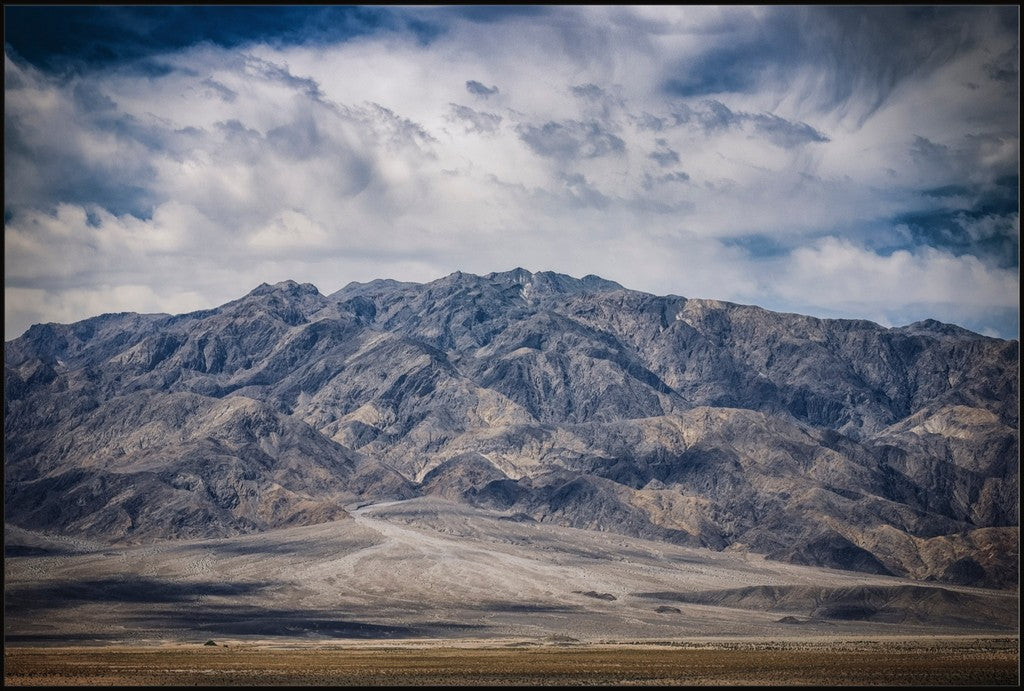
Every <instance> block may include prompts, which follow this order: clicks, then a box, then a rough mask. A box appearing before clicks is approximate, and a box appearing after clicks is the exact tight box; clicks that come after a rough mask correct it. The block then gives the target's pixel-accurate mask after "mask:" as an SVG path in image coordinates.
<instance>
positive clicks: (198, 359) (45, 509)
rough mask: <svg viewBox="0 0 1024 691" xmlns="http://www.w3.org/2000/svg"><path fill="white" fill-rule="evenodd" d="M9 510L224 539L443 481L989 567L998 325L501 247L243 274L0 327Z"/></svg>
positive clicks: (1002, 408) (1009, 514)
mask: <svg viewBox="0 0 1024 691" xmlns="http://www.w3.org/2000/svg"><path fill="white" fill-rule="evenodd" d="M4 356H5V362H4V365H5V367H4V384H5V386H4V393H5V399H4V406H5V432H6V435H5V457H6V465H5V480H6V483H5V499H6V503H5V507H6V508H5V510H6V514H5V517H6V520H7V522H8V523H9V524H11V525H15V526H21V527H25V528H31V529H41V530H44V531H50V532H55V533H63V534H68V535H79V536H88V537H92V538H96V539H102V540H109V541H129V542H130V541H138V540H146V539H152V538H157V537H159V538H169V537H184V536H203V535H206V536H214V535H232V534H239V533H247V532H257V531H262V530H267V529H270V528H274V527H282V526H285V525H297V524H309V523H315V522H317V521H322V520H329V519H330V518H331V517H337V516H338V515H340V514H339V513H338V511H339V507H343V506H344V505H346V503H351V502H354V501H365V500H374V499H385V498H403V497H411V496H416V495H418V494H438V495H441V496H445V497H448V498H450V499H454V500H457V501H461V502H466V503H470V504H475V505H477V506H480V507H485V508H491V509H499V510H502V511H509V512H511V513H512V514H521V515H524V516H528V517H530V518H532V519H533V520H538V521H551V522H557V523H560V524H563V525H569V526H574V527H578V528H591V529H598V530H612V531H616V532H621V533H624V534H628V535H634V536H641V537H647V538H654V539H659V540H667V541H672V542H678V543H682V544H688V545H698V546H704V547H711V548H714V549H725V548H731V549H735V550H751V551H754V552H758V553H761V554H765V555H768V556H770V557H772V558H775V559H782V560H786V561H791V562H794V563H808V564H816V565H826V566H833V567H838V568H855V569H862V570H863V569H868V570H874V571H876V572H881V571H885V572H889V573H894V574H902V575H909V576H912V577H915V578H934V579H938V580H948V581H957V582H960V581H964V582H966V581H970V582H972V583H977V584H988V585H1006V584H1011V583H1014V582H1016V573H1017V572H1016V559H1015V558H1011V556H1012V554H1013V550H1014V544H1015V541H1016V539H1017V537H1018V535H1019V528H1018V525H1019V506H1018V504H1019V502H1018V499H1019V465H1018V449H1019V429H1018V428H1019V400H1020V395H1019V377H1018V376H1017V375H1018V371H1019V370H1018V366H1019V343H1018V342H1017V341H1005V340H1000V339H992V338H985V337H982V336H979V335H977V334H973V333H971V332H969V331H966V330H964V329H960V328H958V327H950V328H947V325H941V324H938V323H934V322H923V323H919V324H914V325H910V326H908V327H901V328H893V329H889V328H883V327H881V326H879V325H877V324H874V323H871V322H867V321H862V320H829V319H818V318H812V317H806V316H802V315H796V314H782V313H776V312H771V311H768V310H765V309H761V308H758V307H754V306H748V305H737V304H732V303H728V302H721V301H716V300H703V299H686V298H682V297H679V296H673V295H668V296H658V295H652V294H649V293H644V292H639V291H633V290H629V289H626V288H623V287H622V286H620V285H619V284H617V283H614V282H612V281H607V280H605V279H601V278H599V277H597V276H593V275H588V276H584V277H583V278H573V277H571V276H567V275H564V274H558V273H554V272H549V271H539V272H530V271H527V270H525V269H523V268H516V269H513V270H511V271H503V272H495V273H489V274H486V275H484V276H477V275H474V274H468V273H461V272H457V273H453V274H451V275H449V276H446V277H443V278H440V279H437V280H435V281H431V282H428V283H423V284H419V283H408V282H399V281H394V280H388V279H382V280H374V281H370V282H367V283H349V284H348V285H346V286H345V287H344V288H342V289H341V290H339V291H337V292H335V293H333V294H331V295H329V296H324V295H322V294H321V293H320V292H319V290H317V288H316V287H315V286H313V285H311V284H308V283H306V284H300V283H297V282H295V281H282V282H280V283H277V284H274V285H268V284H262V285H260V286H258V287H257V288H255V289H254V290H252V291H250V292H249V293H248V294H246V295H244V296H243V297H241V298H239V299H237V300H234V301H232V302H229V303H227V304H225V305H222V306H220V307H217V308H213V309H209V310H203V311H201V312H193V313H189V314H184V315H177V316H167V315H133V314H120V315H106V316H104V317H99V318H93V319H89V320H85V321H82V322H78V323H76V324H70V325H60V324H50V325H43V326H37V327H33V328H32V329H30V330H29V331H28V332H27V333H26V334H25V335H24V336H22V337H21V338H18V339H15V340H13V341H11V342H9V343H8V344H7V347H5V352H4Z"/></svg>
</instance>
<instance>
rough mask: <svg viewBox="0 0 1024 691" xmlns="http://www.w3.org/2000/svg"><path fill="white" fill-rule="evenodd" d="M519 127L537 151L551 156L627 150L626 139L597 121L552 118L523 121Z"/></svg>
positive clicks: (572, 156)
mask: <svg viewBox="0 0 1024 691" xmlns="http://www.w3.org/2000/svg"><path fill="white" fill-rule="evenodd" d="M516 131H517V132H519V137H520V139H522V140H523V141H524V142H525V143H526V145H527V146H529V147H530V148H531V149H532V150H533V151H534V152H536V153H537V154H538V155H540V156H545V157H548V158H558V159H578V158H598V157H601V156H608V155H613V154H622V153H623V152H625V150H626V142H624V141H623V140H622V139H620V138H619V137H618V136H616V135H614V134H612V133H611V132H609V131H607V130H606V129H605V127H604V126H603V125H602V124H601V123H599V122H595V121H590V122H580V121H578V120H565V121H562V122H553V121H552V122H546V123H544V124H543V125H540V126H535V125H529V124H521V125H518V126H517V128H516Z"/></svg>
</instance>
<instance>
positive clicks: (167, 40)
mask: <svg viewBox="0 0 1024 691" xmlns="http://www.w3.org/2000/svg"><path fill="white" fill-rule="evenodd" d="M4 21H5V24H6V26H5V37H4V38H5V41H6V42H7V44H8V45H9V46H11V48H12V49H13V50H14V52H15V53H17V54H18V55H20V56H21V57H23V58H24V59H26V60H28V61H30V62H31V63H33V64H34V65H37V66H39V67H43V68H45V69H48V70H61V71H65V70H71V71H77V70H80V69H83V68H88V67H90V66H102V65H109V64H112V63H119V62H126V61H135V60H137V59H139V58H143V57H145V56H148V55H152V54H153V53H155V52H160V51H170V50H175V49H179V48H184V47H187V46H191V45H194V44H197V43H203V42H207V43H211V44H213V45H217V46H221V47H226V48H231V47H235V46H241V45H245V44H248V43H252V42H255V41H266V42H269V43H272V44H275V45H287V44H300V43H328V42H334V41H340V40H347V39H351V38H354V37H358V36H364V35H367V34H372V33H376V32H382V31H411V32H413V33H414V34H415V35H417V36H418V37H419V38H420V39H421V41H429V40H431V39H432V38H434V37H436V36H437V35H438V34H439V33H440V32H441V29H440V27H438V26H433V25H430V24H429V23H427V22H424V21H419V20H413V19H412V18H410V17H409V16H408V15H407V14H405V13H403V12H402V11H400V10H396V9H392V8H387V7H373V6H371V7H355V6H285V5H277V6H275V5H267V6H259V5H252V6H230V5H205V6H201V5H196V6H189V5H182V6H175V5H164V6H94V7H90V6H78V7H76V6H13V7H10V6H9V7H5V8H4Z"/></svg>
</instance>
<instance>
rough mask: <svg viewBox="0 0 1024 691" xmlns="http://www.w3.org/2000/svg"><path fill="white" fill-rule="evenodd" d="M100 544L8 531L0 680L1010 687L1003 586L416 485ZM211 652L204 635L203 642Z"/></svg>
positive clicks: (1009, 594) (1013, 644) (1012, 667)
mask: <svg viewBox="0 0 1024 691" xmlns="http://www.w3.org/2000/svg"><path fill="white" fill-rule="evenodd" d="M348 512H349V516H348V517H347V518H345V519H343V520H338V521H332V522H327V523H321V524H318V525H312V526H299V527H294V528H284V529H279V530H275V531H270V532H267V533H261V534H254V535H247V536H240V537H233V538H224V539H212V540H211V539H204V540H192V541H182V540H176V541H165V542H158V543H151V544H145V545H137V546H111V545H103V544H98V543H89V542H85V541H81V540H73V539H70V538H56V537H53V536H43V535H40V534H37V533H32V532H31V531H25V530H22V529H16V528H10V527H9V528H8V530H7V531H6V535H5V548H6V552H7V558H6V559H5V565H4V571H5V589H4V596H5V598H4V599H5V625H4V633H5V655H4V658H5V672H4V680H5V684H9V685H23V684H25V685H27V684H49V685H58V684H75V685H80V684H85V685H94V684H102V685H106V684H138V685H160V684H174V685H179V684H203V685H210V684H212V685H229V684H245V685H253V684H348V685H374V684H389V685H392V684H412V685H420V684H446V685H454V684H478V685H487V684H494V685H498V684H529V685H543V684H730V685H735V684H826V685H847V684H856V685H861V684H867V685H873V684H894V685H922V684H925V685H976V684H986V685H987V684H1010V685H1013V684H1016V683H1017V682H1018V680H1019V671H1018V668H1019V615H1018V601H1019V594H1018V592H1017V591H1016V590H1013V591H1009V590H992V589H983V588H972V587H963V586H952V585H948V584H941V585H940V584H936V583H929V582H919V581H913V580H908V579H904V578H897V577H891V576H879V575H872V574H863V573H855V572H849V571H840V570H830V569H822V568H818V567H808V566H800V565H794V564H785V563H781V562H775V561H771V560H766V559H763V558H761V557H759V556H757V555H754V554H751V553H747V552H738V551H735V552H734V551H729V550H726V551H723V552H716V551H712V550H707V549H698V548H690V547H681V546H676V545H672V544H667V543H663V542H654V541H645V540H640V539H636V538H631V537H627V536H623V535H618V534H615V533H611V532H597V531H586V530H577V529H573V528H566V527H562V526H557V525H553V524H549V523H546V522H538V521H535V520H532V519H529V518H526V517H523V516H520V515H515V514H508V513H502V512H497V511H487V510H482V509H477V508H471V507H467V506H464V505H460V504H456V503H453V502H449V501H447V500H444V499H440V498H436V497H430V498H418V499H412V500H406V501H398V502H384V503H377V504H369V505H365V506H359V505H352V506H350V507H348ZM207 643H209V644H207Z"/></svg>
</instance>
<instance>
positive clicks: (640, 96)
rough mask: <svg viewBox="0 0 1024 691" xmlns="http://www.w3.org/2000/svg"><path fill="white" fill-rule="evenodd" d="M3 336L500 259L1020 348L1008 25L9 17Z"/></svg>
mask: <svg viewBox="0 0 1024 691" xmlns="http://www.w3.org/2000/svg"><path fill="white" fill-rule="evenodd" d="M4 20H5V29H4V33H5V35H4V99H5V103H4V253H5V254H4V338H5V340H9V339H12V338H16V337H17V336H19V335H21V334H22V333H23V332H24V331H25V330H26V329H27V328H28V327H29V326H30V325H31V324H34V323H39V322H62V323H68V322H74V321H78V320H81V319H85V318H87V317H90V316H95V315H97V314H101V313H107V312H123V311H133V312H166V313H171V314H178V313H183V312H189V311H193V310H199V309H208V308H211V307H215V306H217V305H220V304H223V303H225V302H228V301H230V300H233V299H236V298H238V297H241V296H242V295H244V294H245V293H247V292H249V291H250V290H252V289H253V288H255V287H256V286H257V285H259V284H260V283H264V282H266V283H276V282H278V281H283V280H286V279H292V280H295V281H299V282H300V283H304V282H309V283H313V284H314V285H316V286H317V287H318V288H319V289H320V291H321V292H322V293H324V294H325V295H326V294H330V293H332V292H334V291H336V290H338V289H340V288H342V287H343V286H345V285H346V284H348V283H349V282H351V281H368V280H372V279H374V278H394V279H398V280H404V281H417V282H425V281H431V280H434V279H437V278H441V277H443V276H445V275H448V274H450V273H452V272H454V271H464V272H469V273H476V274H486V273H490V272H492V271H507V270H509V269H512V268H515V267H523V268H526V269H528V270H530V271H547V270H550V271H558V272H561V273H566V274H569V275H572V276H577V277H582V276H584V275H587V274H596V275H598V276H601V277H603V278H607V279H611V280H614V281H617V282H619V283H621V284H622V285H623V286H625V287H627V288H632V289H636V290H642V291H646V292H650V293H655V294H658V295H669V294H672V295H681V296H684V297H689V298H714V299H719V300H727V301H730V302H738V303H743V304H755V305H760V306H762V307H766V308H768V309H772V310H777V311H783V312H798V313H802V314H810V315H814V316H819V317H829V318H835V317H841V318H857V319H869V320H872V321H875V322H878V323H880V324H882V325H884V326H900V325H904V324H909V323H912V322H915V321H918V320H922V319H937V320H939V321H943V322H951V323H955V324H959V325H961V326H964V327H967V328H969V329H972V330H974V331H977V332H979V333H983V334H986V335H989V336H998V337H1001V338H1019V331H1020V305H1019V297H1018V295H1019V287H1020V199H1019V189H1018V188H1019V183H1020V130H1019V98H1020V73H1019V66H1020V45H1019V35H1020V10H1019V7H1016V6H959V7H947V6H934V7H932V6H904V7H886V6H861V7H852V6H844V7H830V6H810V5H802V6H752V7H740V6H721V7H718V6H650V7H644V6H640V7H632V6H631V7H627V6H613V5H603V6H590V7H583V6H557V5H542V6H480V7H475V6H437V7H427V6H412V7H397V6H362V7H359V6H355V7H343V6H332V5H327V6H305V7H303V6H290V5H282V6H272V5H264V6H249V7H243V6H205V7H204V6H163V7H161V6H105V7H89V6H64V7H56V6H53V7H45V6H43V7H38V6H12V5H5V6H4Z"/></svg>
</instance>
